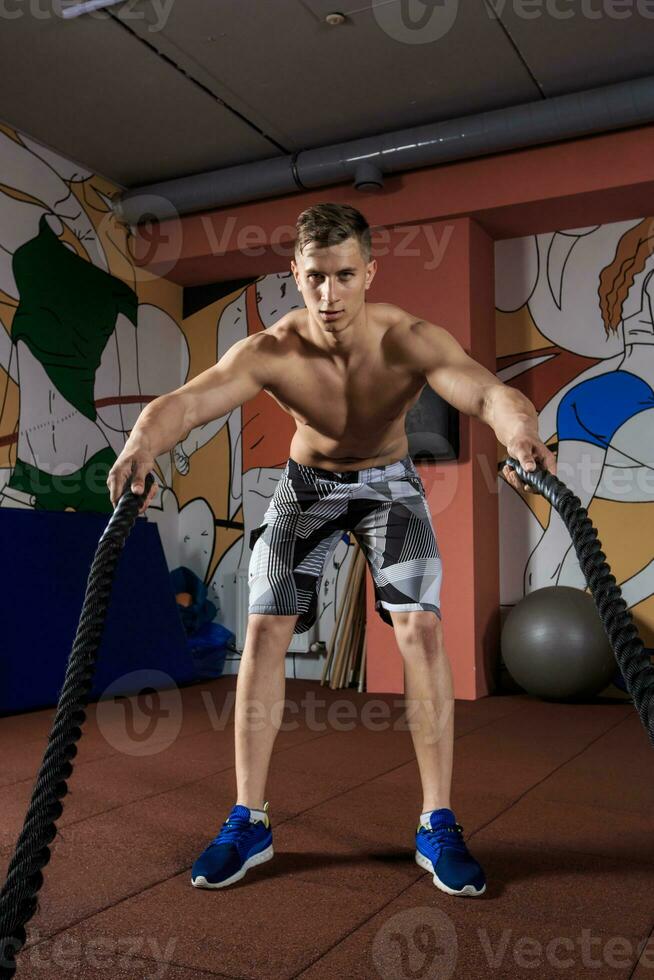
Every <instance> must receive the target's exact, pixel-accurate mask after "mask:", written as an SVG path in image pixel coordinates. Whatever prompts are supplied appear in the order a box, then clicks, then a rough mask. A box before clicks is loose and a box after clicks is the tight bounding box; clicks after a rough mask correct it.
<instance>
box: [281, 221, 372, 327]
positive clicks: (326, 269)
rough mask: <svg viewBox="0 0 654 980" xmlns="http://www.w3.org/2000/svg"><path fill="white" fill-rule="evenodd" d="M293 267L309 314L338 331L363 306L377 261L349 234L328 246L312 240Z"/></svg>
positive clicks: (349, 321) (350, 320) (323, 324)
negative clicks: (364, 253)
mask: <svg viewBox="0 0 654 980" xmlns="http://www.w3.org/2000/svg"><path fill="white" fill-rule="evenodd" d="M291 270H292V272H293V275H294V277H295V281H296V283H297V287H298V289H299V290H300V292H301V293H302V296H303V298H304V302H305V304H306V307H307V309H308V311H309V314H310V315H311V316H312V318H313V319H314V320H315V321H316V322H318V323H319V324H320V325H321V326H322V328H323V329H324V330H325V331H326V332H327V333H331V334H338V333H340V332H341V331H342V330H343V329H344V328H345V327H346V326H347V325H348V324H349V323H351V322H352V320H353V318H354V317H355V316H356V315H357V313H358V312H359V311H360V309H361V307H362V306H363V304H364V302H365V292H366V290H367V289H368V288H369V286H370V284H371V282H372V280H373V278H374V275H375V272H376V271H377V263H376V261H375V260H374V259H372V260H371V261H370V262H367V263H366V261H365V259H364V257H363V255H362V254H361V249H360V248H359V243H358V241H357V239H356V238H347V239H346V240H345V241H344V242H341V243H340V244H338V245H330V246H329V247H327V248H319V247H317V246H316V245H314V243H313V242H310V243H309V244H308V245H307V246H306V247H305V248H304V250H303V251H302V253H301V254H299V255H297V256H296V260H295V261H293V262H291ZM330 313H331V314H333V315H331V316H330V315H329V314H330Z"/></svg>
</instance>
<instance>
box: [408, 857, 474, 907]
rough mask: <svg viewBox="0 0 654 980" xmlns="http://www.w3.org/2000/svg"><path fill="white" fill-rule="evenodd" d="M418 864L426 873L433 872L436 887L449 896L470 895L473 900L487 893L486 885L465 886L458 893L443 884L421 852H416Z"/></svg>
mask: <svg viewBox="0 0 654 980" xmlns="http://www.w3.org/2000/svg"><path fill="white" fill-rule="evenodd" d="M416 864H419V865H420V867H421V868H424V869H425V871H429V872H431V875H432V877H433V880H434V884H435V885H436V887H437V888H440V890H441V891H442V892H447V894H448V895H469V896H471V897H472V898H476V897H477V896H478V895H483V894H484V892H485V891H486V885H484V886H483V887H482V888H475V886H474V885H464V886H463V888H462V889H461V891H456V890H455V889H454V888H449V887H448V886H447V885H445V884H443V882H442V881H441V880H440V878H439V877H438V875H437V874H436V872H435V871H434V865H433V864H432V863H431V861H430V860H429V858H428V857H425V855H424V854H423V853H422V852H421V851H416Z"/></svg>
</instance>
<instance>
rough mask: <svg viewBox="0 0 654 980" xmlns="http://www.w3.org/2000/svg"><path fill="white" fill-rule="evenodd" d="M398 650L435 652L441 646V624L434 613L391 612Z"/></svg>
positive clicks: (426, 611) (419, 611)
mask: <svg viewBox="0 0 654 980" xmlns="http://www.w3.org/2000/svg"><path fill="white" fill-rule="evenodd" d="M391 619H392V620H393V627H394V629H395V635H396V637H397V641H398V645H399V646H400V649H403V648H406V649H420V650H435V649H437V648H440V646H441V645H442V627H441V622H440V620H439V618H438V616H437V615H436V613H434V612H429V611H428V610H422V609H416V610H413V611H410V612H391Z"/></svg>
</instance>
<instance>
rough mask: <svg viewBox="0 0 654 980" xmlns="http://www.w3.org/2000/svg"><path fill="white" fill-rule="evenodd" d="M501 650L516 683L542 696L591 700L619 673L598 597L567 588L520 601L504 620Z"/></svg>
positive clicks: (547, 590) (540, 591)
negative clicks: (599, 608) (601, 614)
mask: <svg viewBox="0 0 654 980" xmlns="http://www.w3.org/2000/svg"><path fill="white" fill-rule="evenodd" d="M501 649H502V657H503V659H504V663H505V665H506V668H507V670H508V672H509V674H510V675H511V677H512V678H513V680H514V681H515V682H516V683H517V684H519V685H520V687H522V688H524V690H525V691H526V692H527V693H528V694H534V695H536V696H537V697H542V698H552V699H565V698H575V697H592V696H593V695H595V694H598V693H599V692H600V691H601V690H603V689H604V688H605V687H606V686H607V684H609V682H610V681H611V678H612V676H613V675H614V673H615V670H616V662H615V657H614V654H613V651H612V649H611V645H610V643H609V639H608V637H607V635H606V632H605V630H604V625H603V623H602V620H601V619H600V615H599V612H598V611H597V608H596V607H595V602H594V600H593V597H592V596H591V595H590V594H589V593H587V592H582V591H581V589H573V588H570V586H567V585H552V586H549V587H547V588H545V589H536V590H534V592H530V593H529V594H528V595H526V596H525V597H524V599H521V600H520V602H518V603H517V604H516V605H515V606H514V607H513V609H512V610H511V611H510V613H509V614H508V616H507V617H506V620H505V621H504V626H503V628H502V638H501Z"/></svg>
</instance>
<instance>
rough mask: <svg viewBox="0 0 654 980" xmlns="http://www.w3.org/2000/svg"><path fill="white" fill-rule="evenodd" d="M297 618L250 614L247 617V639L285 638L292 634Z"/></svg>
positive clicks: (269, 614)
mask: <svg viewBox="0 0 654 980" xmlns="http://www.w3.org/2000/svg"><path fill="white" fill-rule="evenodd" d="M297 618H298V617H297V615H293V616H277V615H274V614H271V613H250V615H249V616H248V629H247V635H248V639H254V638H264V637H270V638H275V637H286V636H288V635H289V634H292V633H293V630H294V629H295V623H296V622H297Z"/></svg>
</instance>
